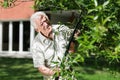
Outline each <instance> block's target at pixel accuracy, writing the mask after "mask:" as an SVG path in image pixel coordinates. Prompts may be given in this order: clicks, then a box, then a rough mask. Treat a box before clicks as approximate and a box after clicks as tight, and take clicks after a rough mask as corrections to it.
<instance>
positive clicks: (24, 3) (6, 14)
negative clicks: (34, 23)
mask: <svg viewBox="0 0 120 80" xmlns="http://www.w3.org/2000/svg"><path fill="white" fill-rule="evenodd" d="M33 4H34V0H16V2H15V3H14V4H12V6H11V7H8V8H3V7H0V21H2V20H3V21H4V20H23V19H29V18H30V16H31V14H33V13H34V9H33V8H32V6H33Z"/></svg>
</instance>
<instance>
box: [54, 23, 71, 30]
mask: <svg viewBox="0 0 120 80" xmlns="http://www.w3.org/2000/svg"><path fill="white" fill-rule="evenodd" d="M52 27H53V29H55V30H59V31H61V30H67V29H69V28H68V26H66V25H64V24H53V25H52Z"/></svg>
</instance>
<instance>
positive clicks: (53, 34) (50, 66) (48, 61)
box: [30, 12, 72, 80]
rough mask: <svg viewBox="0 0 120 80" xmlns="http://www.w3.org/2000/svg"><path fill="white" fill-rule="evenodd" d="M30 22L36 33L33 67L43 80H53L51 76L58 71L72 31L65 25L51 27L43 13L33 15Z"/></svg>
mask: <svg viewBox="0 0 120 80" xmlns="http://www.w3.org/2000/svg"><path fill="white" fill-rule="evenodd" d="M30 22H31V25H32V26H33V27H34V29H35V30H36V31H37V32H38V34H37V35H36V37H35V39H34V40H33V44H32V56H33V63H34V67H36V68H38V70H39V72H40V73H42V74H43V76H44V79H45V80H54V79H53V77H52V76H53V75H54V74H55V72H56V71H59V70H60V69H59V66H60V64H61V60H62V58H63V56H64V53H65V51H66V46H67V44H68V42H69V37H70V35H71V32H72V30H71V29H69V28H68V27H67V26H65V25H51V24H50V21H49V18H48V16H47V15H46V14H45V13H44V12H36V13H34V14H33V15H32V16H31V18H30ZM55 62H57V63H58V64H55ZM59 80H60V78H59Z"/></svg>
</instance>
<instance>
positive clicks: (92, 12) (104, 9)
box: [3, 0, 120, 80]
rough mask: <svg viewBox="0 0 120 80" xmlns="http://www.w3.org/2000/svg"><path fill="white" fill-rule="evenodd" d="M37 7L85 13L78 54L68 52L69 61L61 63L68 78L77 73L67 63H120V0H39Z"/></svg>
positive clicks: (6, 3) (110, 64) (114, 64)
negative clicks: (91, 61) (67, 67)
mask: <svg viewBox="0 0 120 80" xmlns="http://www.w3.org/2000/svg"><path fill="white" fill-rule="evenodd" d="M11 1H14V0H11ZM11 1H9V0H8V2H7V0H5V3H4V4H3V6H5V7H6V6H10V5H9V4H10V2H11ZM33 7H34V8H35V10H51V11H56V10H76V11H78V12H79V13H80V14H81V20H82V22H81V25H82V26H81V25H80V26H79V27H81V34H80V36H79V37H78V38H77V39H76V40H77V42H78V46H77V47H76V48H77V49H76V52H75V54H73V55H68V57H69V61H67V62H66V63H63V64H62V66H61V69H62V72H61V75H62V76H63V77H65V78H66V79H67V78H69V77H71V75H73V76H74V75H75V74H76V72H77V71H76V70H72V71H71V70H70V69H68V70H66V69H65V67H66V66H69V65H70V66H71V67H75V66H76V65H77V66H78V65H80V63H83V64H84V63H85V62H87V61H89V60H91V59H92V60H93V61H94V64H95V65H101V66H104V65H107V66H113V67H114V66H119V65H120V14H119V12H120V0H35V5H34V6H33ZM89 63H90V62H89ZM116 70H117V71H120V70H119V69H117V68H116ZM75 76H76V77H77V75H75ZM68 80H70V79H68Z"/></svg>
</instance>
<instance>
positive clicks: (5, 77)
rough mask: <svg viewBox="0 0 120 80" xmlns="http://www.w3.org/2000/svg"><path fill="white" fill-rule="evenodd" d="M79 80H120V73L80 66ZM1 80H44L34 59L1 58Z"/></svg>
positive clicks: (78, 68)
mask: <svg viewBox="0 0 120 80" xmlns="http://www.w3.org/2000/svg"><path fill="white" fill-rule="evenodd" d="M76 70H78V76H79V79H78V80H120V73H119V72H117V71H115V70H113V71H110V70H109V69H108V68H102V69H97V68H94V67H92V66H89V65H87V66H82V67H80V66H78V67H77V68H76ZM0 80H43V78H42V76H41V74H40V73H39V72H38V71H37V69H35V68H34V67H33V64H32V59H25V58H24V59H23V58H21V59H17V58H0Z"/></svg>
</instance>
